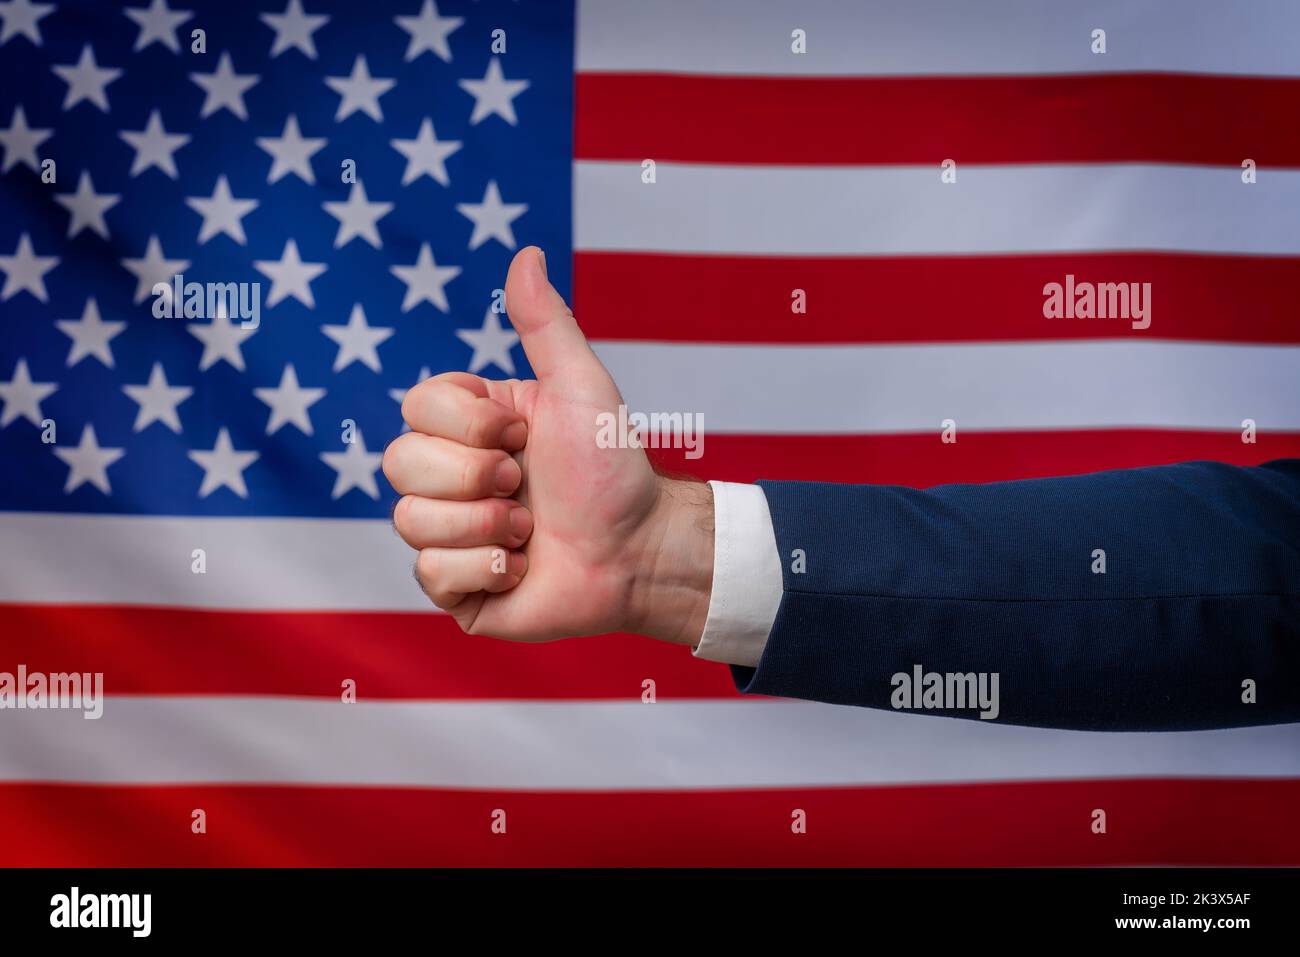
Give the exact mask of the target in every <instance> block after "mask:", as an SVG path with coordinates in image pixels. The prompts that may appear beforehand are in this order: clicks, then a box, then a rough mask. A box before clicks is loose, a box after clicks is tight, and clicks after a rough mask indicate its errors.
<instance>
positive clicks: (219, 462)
mask: <svg viewBox="0 0 1300 957" xmlns="http://www.w3.org/2000/svg"><path fill="white" fill-rule="evenodd" d="M189 456H190V458H191V459H193V460H194V461H195V462H197V463H198V464H199V467H200V468H201V469H203V483H202V484H201V485H200V486H199V498H207V497H208V496H209V495H211V494H212V493H213V492H215V491H216V490H217V489H219V488H221V487H222V486H223V485H224V486H225V487H226V488H228V489H230V490H231V491H232V492H234V493H235V494H236V495H238V496H239V497H240V498H248V486H247V485H245V484H244V469H246V468H248V467H249V466H250V465H252V464H253V463H254V462H256V461H257V459H258V453H257V452H237V451H235V447H234V446H233V445H231V444H230V433H229V432H228V431H227V430H226V429H225V428H222V429H221V431H219V432H218V433H217V443H216V445H214V446H213V447H212V451H210V452H202V451H199V450H197V449H196V450H194V451H191V452H190V453H189Z"/></svg>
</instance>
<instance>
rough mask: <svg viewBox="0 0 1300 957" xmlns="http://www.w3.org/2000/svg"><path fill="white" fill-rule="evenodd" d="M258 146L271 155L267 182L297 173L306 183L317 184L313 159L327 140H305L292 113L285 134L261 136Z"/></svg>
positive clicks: (287, 121)
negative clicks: (312, 167)
mask: <svg viewBox="0 0 1300 957" xmlns="http://www.w3.org/2000/svg"><path fill="white" fill-rule="evenodd" d="M256 143H257V145H258V146H260V147H262V149H264V150H266V151H267V152H268V153H270V154H271V157H272V159H273V160H274V162H272V163H271V172H270V173H268V174H267V176H266V181H267V182H268V183H274V182H275V181H276V180H278V179H279V178H280V177H282V176H287V175H288V174H289V173H297V174H298V176H299V177H301V178H302V179H303V180H304V181H305V182H307V183H310V184H312V185H313V186H314V185H315V184H316V176H315V175H314V174H313V173H312V170H311V158H312V156H313V155H314V154H316V153H318V152H320V151H321V150H322V149H324V148H325V140H324V138H321V139H303V137H302V133H300V132H299V131H298V118H297V117H296V116H294V115H293V114H292V113H290V114H289V118H288V119H287V120H285V121H284V133H283V134H281V135H280V136H278V137H277V136H259V137H258V138H257V140H256Z"/></svg>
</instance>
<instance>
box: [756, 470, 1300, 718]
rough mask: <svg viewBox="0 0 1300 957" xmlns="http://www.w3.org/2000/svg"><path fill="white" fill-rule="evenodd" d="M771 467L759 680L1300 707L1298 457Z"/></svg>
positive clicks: (770, 688)
mask: <svg viewBox="0 0 1300 957" xmlns="http://www.w3.org/2000/svg"><path fill="white" fill-rule="evenodd" d="M759 484H760V485H761V486H762V487H763V490H764V492H765V493H766V495H767V500H768V506H769V509H770V511H771V515H772V522H773V526H774V529H775V533H776V541H777V546H778V550H779V552H780V556H781V560H782V568H783V576H784V592H783V595H782V599H781V606H780V610H779V612H778V613H777V617H776V621H775V623H774V625H773V628H772V632H771V634H770V635H769V637H768V640H767V644H766V647H765V649H764V652H763V656H762V659H761V660H760V661H759V663H758V666H757V667H756V668H743V667H735V668H733V674H734V677H735V679H736V682H737V685H738V686H739V687H740V689H741V690H742V691H744V692H748V693H759V694H767V695H781V696H787V697H795V698H809V699H814V700H818V701H828V702H835V703H840V704H852V705H864V706H867V707H876V708H889V707H894V706H899V703H900V702H902V706H903V707H908V708H909V709H910V710H919V711H923V712H928V713H940V714H948V715H953V716H959V717H969V718H976V719H978V718H979V714H980V710H977V709H975V708H972V707H970V706H969V704H970V702H969V701H967V702H966V703H967V705H968V706H967V707H959V706H955V705H957V704H959V703H960V699H959V698H957V697H953V692H954V691H955V692H956V693H958V694H959V693H960V691H961V688H962V686H963V683H965V686H966V687H967V688H971V687H973V686H972V685H970V683H969V682H970V679H968V678H964V677H963V676H966V675H971V674H973V675H975V676H978V675H979V674H980V673H984V674H985V675H986V676H990V675H994V674H996V675H997V679H996V681H997V691H998V697H999V702H998V708H997V718H996V720H999V721H1004V722H1009V723H1014V724H1029V725H1040V726H1048V727H1059V728H1078V729H1089V730H1112V731H1132V730H1153V731H1154V730H1183V729H1194V728H1220V727H1231V726H1237V725H1249V724H1273V723H1278V722H1285V721H1300V459H1288V460H1278V461H1274V462H1269V463H1268V464H1266V465H1261V466H1258V467H1254V468H1243V467H1238V466H1231V465H1223V464H1220V463H1216V462H1187V463H1183V464H1179V465H1167V466H1160V467H1156V468H1141V469H1131V470H1125V471H1112V472H1099V473H1095V474H1091V475H1079V476H1071V477H1065V478H1051V479H1035V480H1028V481H1019V482H999V483H992V484H987V485H948V486H940V487H936V488H931V489H928V490H924V491H919V490H915V489H910V488H901V487H893V486H875V485H833V484H823V483H801V482H770V481H769V482H760V483H759ZM800 556H802V560H801V559H800ZM930 674H935V675H938V676H939V680H940V681H941V682H942V681H944V680H945V678H944V676H946V675H955V676H958V677H957V678H956V679H951V678H949V679H946V685H945V687H948V689H949V690H948V695H949V696H948V697H946V698H945V697H943V692H942V689H941V690H940V693H938V694H931V696H930V698H929V704H930V705H934V704H935V702H938V706H934V707H931V706H927V705H926V704H925V699H924V697H923V695H922V693H921V692H922V689H918V688H915V687H913V686H914V685H916V684H917V682H916V680H915V679H916V678H917V677H920V676H923V675H930ZM900 675H905V676H907V678H906V680H903V679H902V678H900V677H898V676H900ZM920 684H923V685H926V686H927V687H928V688H929V689H930V690H931V691H932V692H933V691H934V689H935V682H934V680H933V679H930V678H924V679H923V680H922V681H921V682H920ZM904 685H907V687H904ZM983 710H984V711H985V712H986V713H987V711H988V710H989V709H987V708H985V709H983Z"/></svg>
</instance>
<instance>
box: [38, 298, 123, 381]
mask: <svg viewBox="0 0 1300 957" xmlns="http://www.w3.org/2000/svg"><path fill="white" fill-rule="evenodd" d="M55 325H56V326H58V327H59V330H60V331H61V332H62V333H63V334H64V335H66V336H68V337H70V338H71V339H72V348H71V349H69V350H68V359H67V363H66V364H67V365H70V366H75V365H76V364H77V363H78V362H80V361H81V360H82V359H84V358H85V357H86V356H94V357H95V358H96V359H98V360H99V361H100V362H102V363H104V365H106V366H108V367H109V368H110V369H111V368H113V350H112V349H110V348H109V346H108V344H109V342H110V341H111V340H112V339H113V337H114V336H116V335H120V334H121V332H122V330H123V329H125V328H126V323H125V322H121V321H120V320H110V321H108V322H105V321H104V320H103V319H101V318H100V317H99V304H98V303H96V302H95V299H94V297H93V296H92V297H91V298H89V299H87V300H86V307H85V309H83V310H82V312H81V318H80V319H60V320H59V321H58V322H56V323H55Z"/></svg>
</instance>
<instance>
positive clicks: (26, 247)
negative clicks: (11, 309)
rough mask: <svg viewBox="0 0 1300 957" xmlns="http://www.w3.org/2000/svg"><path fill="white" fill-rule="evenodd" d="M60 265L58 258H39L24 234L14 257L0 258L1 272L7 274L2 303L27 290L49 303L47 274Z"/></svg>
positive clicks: (1, 298) (2, 290)
mask: <svg viewBox="0 0 1300 957" xmlns="http://www.w3.org/2000/svg"><path fill="white" fill-rule="evenodd" d="M58 264H59V257H58V256H38V255H36V251H35V250H33V249H32V241H31V240H30V239H28V238H27V234H26V233H23V234H22V235H21V236H19V237H18V248H17V249H16V250H14V254H13V255H12V256H0V272H2V273H4V274H5V285H4V289H0V302H4V301H5V300H7V299H12V298H13V297H14V296H16V295H18V293H20V292H22V291H23V290H24V289H26V290H27V291H28V292H30V293H31V294H32V295H33V296H35V297H36V298H37V299H39V300H40V301H41V302H49V301H50V297H49V294H48V293H46V291H45V274H46V273H47V272H49V271H50V270H51V269H53V268H54V267H55V266H57V265H58Z"/></svg>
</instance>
